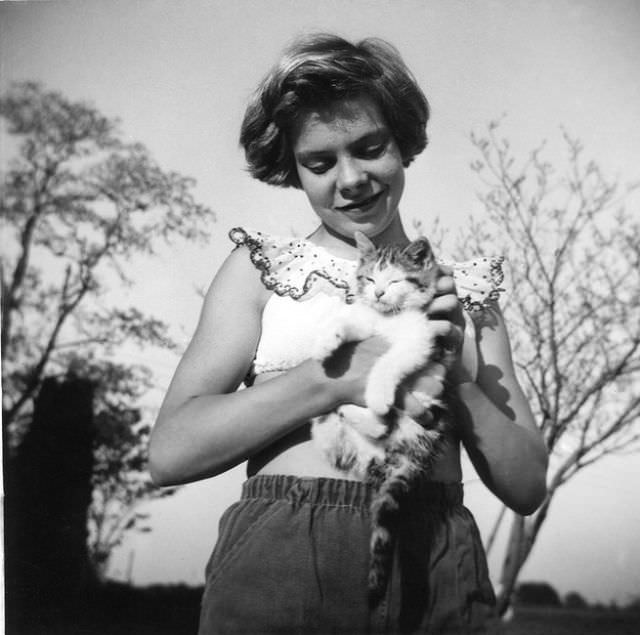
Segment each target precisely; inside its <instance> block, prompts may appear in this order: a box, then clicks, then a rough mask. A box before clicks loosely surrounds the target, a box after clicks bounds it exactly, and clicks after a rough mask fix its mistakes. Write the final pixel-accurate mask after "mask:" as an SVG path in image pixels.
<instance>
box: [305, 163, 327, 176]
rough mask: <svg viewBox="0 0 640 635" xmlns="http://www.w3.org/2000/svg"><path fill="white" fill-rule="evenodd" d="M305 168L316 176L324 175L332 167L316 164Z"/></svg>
mask: <svg viewBox="0 0 640 635" xmlns="http://www.w3.org/2000/svg"><path fill="white" fill-rule="evenodd" d="M305 167H306V168H307V170H309V171H310V172H313V173H314V174H324V173H325V172H326V171H327V170H328V169H329V168H330V167H331V166H330V165H328V164H326V163H314V164H313V165H307V166H305Z"/></svg>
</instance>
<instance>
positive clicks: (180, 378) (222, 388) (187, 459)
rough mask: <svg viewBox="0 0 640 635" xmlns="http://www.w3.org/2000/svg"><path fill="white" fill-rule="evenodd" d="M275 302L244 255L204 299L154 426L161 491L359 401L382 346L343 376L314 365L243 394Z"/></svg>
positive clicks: (359, 357)
mask: <svg viewBox="0 0 640 635" xmlns="http://www.w3.org/2000/svg"><path fill="white" fill-rule="evenodd" d="M268 295H269V292H268V291H267V290H266V289H265V288H264V287H263V286H262V283H261V281H260V277H259V273H258V271H257V270H256V269H255V268H254V267H253V265H252V264H251V262H250V260H249V257H248V253H247V251H246V249H245V248H240V249H236V250H235V251H234V252H232V253H231V255H230V256H229V257H228V258H227V260H226V261H225V263H224V264H223V266H222V268H221V269H220V271H219V273H218V274H217V275H216V277H215V279H214V281H213V283H212V284H211V287H210V289H209V291H208V292H207V296H206V298H205V301H204V305H203V309H202V314H201V316H200V321H199V324H198V326H197V329H196V332H195V334H194V336H193V339H192V341H191V343H190V345H189V347H188V348H187V350H186V352H185V354H184V356H183V358H182V359H181V361H180V363H179V365H178V368H177V370H176V372H175V375H174V377H173V380H172V382H171V385H170V386H169V389H168V392H167V395H166V397H165V399H164V402H163V404H162V406H161V408H160V412H159V414H158V417H157V420H156V424H155V426H154V428H153V432H152V435H151V442H150V448H149V470H150V472H151V476H152V478H153V480H154V482H156V483H157V484H159V485H174V484H179V483H186V482H189V481H193V480H197V479H201V478H206V477H209V476H213V475H215V474H219V473H220V472H223V471H225V470H227V469H229V468H231V467H233V466H234V465H237V464H238V463H241V462H242V461H244V460H246V459H247V458H249V457H250V456H252V455H253V454H255V453H256V452H258V451H259V450H260V449H262V448H263V447H265V446H267V445H269V444H270V443H272V442H273V441H275V440H277V439H278V438H279V437H282V436H284V435H285V434H287V433H288V432H291V431H292V430H293V429H295V428H296V427H298V426H299V425H301V424H303V423H304V422H306V421H308V420H309V419H310V418H311V417H314V416H316V415H320V414H323V413H325V412H328V411H329V410H332V409H333V408H335V407H337V406H338V405H340V404H341V403H347V402H357V401H358V400H360V401H361V400H362V397H361V395H362V393H363V392H364V384H365V378H366V375H367V373H368V370H369V368H370V367H371V365H372V364H373V362H374V361H375V360H376V359H377V356H378V355H380V354H381V353H382V352H383V350H384V347H385V346H384V343H383V342H381V341H374V340H375V338H372V339H371V340H367V341H366V342H363V343H361V344H358V345H356V346H355V347H351V350H350V351H348V352H349V353H350V357H349V358H348V360H347V362H348V363H347V364H346V366H347V367H346V370H345V368H342V369H340V370H339V372H335V373H332V372H331V371H327V370H326V369H325V367H324V366H323V365H322V364H321V363H320V362H317V361H314V360H309V361H307V362H304V363H303V364H300V365H299V366H297V367H296V368H294V369H292V370H290V371H288V372H286V373H284V374H282V375H280V376H278V377H275V378H273V379H270V380H267V381H265V382H262V383H260V384H258V385H256V386H253V387H251V388H247V389H245V390H239V391H237V388H238V387H239V385H240V383H241V382H242V380H243V378H244V377H245V375H246V373H247V371H248V370H249V368H250V365H251V363H252V360H253V357H254V352H255V349H256V346H257V343H258V339H259V336H260V324H261V316H262V309H263V306H264V303H265V302H266V299H267V297H268Z"/></svg>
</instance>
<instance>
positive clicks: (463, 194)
mask: <svg viewBox="0 0 640 635" xmlns="http://www.w3.org/2000/svg"><path fill="white" fill-rule="evenodd" d="M315 30H322V31H333V32H337V33H339V34H341V35H344V36H346V37H347V38H351V39H357V38H360V37H364V36H367V35H376V36H380V37H383V38H386V39H388V40H389V41H391V42H392V43H394V44H395V45H396V46H397V47H398V48H399V49H400V51H401V53H402V55H403V56H404V58H405V60H406V61H407V63H408V64H409V66H410V67H411V68H412V70H413V72H414V74H415V75H416V77H417V79H418V81H419V82H420V84H421V85H422V86H423V88H424V90H425V92H426V94H427V96H428V98H429V101H430V103H431V106H432V120H431V122H430V130H429V136H430V145H429V147H428V149H427V151H426V152H425V153H423V155H421V156H420V157H419V158H418V159H417V160H416V161H415V163H414V164H413V165H412V166H411V168H410V169H409V171H408V174H407V188H406V194H405V197H404V199H403V204H402V208H401V209H402V212H403V216H404V218H405V219H406V220H407V221H409V222H410V221H411V219H413V218H423V219H425V220H428V219H430V218H434V217H436V216H441V217H442V219H443V221H445V222H447V223H449V224H450V225H452V226H455V225H456V224H460V223H463V222H464V219H465V217H466V215H467V214H468V213H469V212H472V211H474V210H477V209H478V204H477V202H476V197H475V192H476V190H477V189H478V187H479V184H478V183H477V181H476V180H475V175H474V174H473V173H472V172H471V170H470V169H469V163H470V161H471V160H472V159H473V158H474V155H473V150H472V147H471V143H470V141H469V134H470V132H471V131H472V130H476V131H482V129H483V127H484V126H486V124H487V122H488V121H490V120H491V119H495V118H497V117H500V116H502V115H503V114H506V118H505V120H504V123H503V130H504V132H505V133H506V134H507V135H508V136H509V138H510V139H511V141H512V143H513V144H514V147H515V148H516V149H517V151H521V152H525V151H526V150H527V149H531V148H532V147H533V146H535V145H537V144H538V143H539V142H540V141H541V140H543V139H547V140H548V146H549V151H550V152H551V153H552V154H551V157H550V158H552V159H553V158H554V154H553V153H554V152H557V151H558V149H559V148H560V147H561V144H560V142H559V140H560V130H561V126H565V127H566V128H567V129H568V131H569V132H571V133H572V134H573V135H575V136H578V137H580V138H581V139H582V140H583V142H584V145H585V151H586V154H587V155H589V156H591V157H593V158H596V159H597V160H598V161H600V163H601V165H602V166H603V168H604V170H605V172H606V173H608V174H610V175H614V176H615V175H619V176H620V177H621V178H623V179H633V178H635V179H637V178H638V177H639V176H640V118H639V117H638V113H640V76H639V71H638V60H639V59H640V3H638V2H637V1H635V0H608V1H607V2H605V1H604V0H590V1H587V0H584V1H578V0H574V1H569V0H547V1H537V2H531V1H530V0H528V1H527V0H509V1H507V0H503V1H498V0H478V1H475V2H471V1H466V2H462V1H456V0H440V1H428V0H423V1H410V0H404V1H402V2H398V1H396V2H394V1H391V0H389V1H386V2H383V1H374V0H366V1H365V0H351V1H345V0H339V1H327V0H325V1H322V2H320V1H318V0H287V1H285V0H278V1H276V0H271V1H264V0H255V1H253V2H248V1H246V0H245V1H242V0H235V1H233V2H232V1H230V0H229V1H224V2H219V1H218V2H216V1H213V2H212V1H211V0H207V1H204V0H202V1H194V0H187V1H184V0H183V1H178V0H174V1H172V2H168V1H161V0H138V1H131V0H127V1H126V2H116V1H113V0H112V1H109V2H106V1H105V2H87V1H83V2H79V1H74V2H37V3H36V2H20V3H8V2H5V3H2V4H1V5H0V64H1V67H0V88H2V89H5V88H6V86H7V85H8V83H9V82H10V81H12V80H18V79H29V80H39V81H42V82H43V83H44V84H45V85H46V86H47V87H49V88H54V89H58V90H60V91H62V92H63V93H65V94H66V95H67V96H69V97H71V98H74V99H82V100H87V101H91V102H93V103H94V104H95V105H96V106H97V107H98V108H99V109H101V110H102V112H103V113H105V114H107V115H109V116H117V117H119V118H120V119H121V120H122V129H123V131H124V133H125V135H126V136H127V137H128V138H130V139H136V140H139V141H141V142H143V143H145V144H146V145H147V146H148V147H149V148H150V149H151V151H152V153H153V155H154V156H155V158H156V159H157V160H158V161H159V162H160V163H161V165H163V166H164V167H166V168H171V169H175V170H178V171H180V172H182V173H184V174H186V175H189V176H193V177H195V178H196V179H197V181H198V185H197V190H196V192H197V196H198V198H199V199H200V200H201V201H202V202H204V203H206V204H207V205H209V206H210V207H212V208H213V209H214V210H215V211H216V214H217V221H216V223H215V224H214V225H212V233H213V238H212V241H211V243H210V245H208V246H207V247H206V248H203V249H197V250H194V249H189V250H186V249H184V248H183V249H181V250H176V251H170V252H164V254H163V258H162V259H160V260H159V261H156V262H154V263H153V264H146V265H145V264H141V265H140V266H139V268H138V269H137V270H136V272H135V274H136V278H137V280H138V284H137V285H136V287H135V288H134V289H133V290H132V291H131V295H130V297H129V299H128V301H130V302H136V303H138V304H140V305H141V306H143V307H144V308H145V309H146V310H148V311H154V312H156V313H157V314H158V315H159V316H160V317H163V318H164V319H166V320H167V321H169V322H170V323H171V324H172V325H173V327H174V329H175V331H176V332H178V333H184V337H187V334H189V333H190V332H191V331H192V330H193V328H194V325H195V322H196V320H197V316H198V311H199V302H200V300H199V297H198V295H197V294H196V293H195V292H194V289H195V288H196V287H206V286H207V285H208V283H209V281H210V279H211V277H212V275H213V274H214V273H215V271H216V269H217V268H218V267H219V265H220V263H221V262H222V260H223V258H224V257H225V255H226V254H227V253H228V251H229V249H230V245H229V244H228V241H227V239H226V233H227V231H228V230H229V229H230V228H231V227H233V226H235V225H248V226H251V227H257V228H260V229H262V230H264V231H270V232H275V233H285V234H286V233H289V232H291V231H294V232H296V233H298V234H304V233H306V232H308V231H310V230H311V229H312V227H313V223H314V219H313V215H312V213H311V211H310V210H309V209H308V207H307V205H306V203H305V200H304V198H303V195H302V194H300V193H299V192H295V191H286V190H277V189H275V188H269V187H267V186H264V185H262V184H260V183H257V182H253V181H252V180H251V179H250V178H249V177H248V176H247V174H246V172H245V171H244V163H243V157H242V154H241V152H240V150H239V149H238V145H237V136H238V130H239V126H240V121H241V119H242V115H243V111H244V106H245V104H246V101H247V98H248V96H249V95H250V93H251V92H252V91H253V89H254V88H255V86H256V85H257V83H258V81H259V79H260V78H261V77H262V76H263V75H264V73H265V72H266V71H267V70H268V67H269V65H270V64H271V63H272V62H273V61H275V59H276V58H277V55H278V53H279V51H280V50H281V49H282V47H283V46H284V45H285V44H286V43H287V42H288V41H290V40H291V38H292V37H294V36H295V35H297V34H299V33H301V32H307V31H315ZM5 141H6V140H5ZM6 147H7V146H6V143H3V144H2V145H1V146H0V151H2V157H1V158H2V159H5V158H6V155H7V151H6ZM158 280H162V285H158V284H157V281H158ZM168 299H169V300H170V301H168ZM131 359H132V360H133V361H136V362H140V361H145V359H144V356H142V354H141V353H132V354H131ZM175 363H176V360H175V358H171V357H163V358H161V359H157V360H154V367H155V368H156V370H157V384H158V387H159V390H162V389H164V387H166V385H167V383H168V381H169V379H170V376H171V373H172V370H173V368H174V366H175ZM158 398H159V393H158V396H156V399H158ZM241 478H242V475H241V470H238V469H236V470H235V471H234V472H232V473H230V474H227V475H224V476H222V477H218V478H216V479H213V480H210V481H207V482H204V483H199V484H194V485H190V486H188V487H186V488H184V489H183V491H182V492H181V493H180V494H179V495H178V496H177V497H176V498H175V499H174V500H172V501H167V502H163V503H158V504H157V505H154V507H153V510H154V531H153V533H152V534H146V535H144V536H138V537H132V538H131V539H129V540H128V541H127V543H126V544H125V545H124V547H123V549H122V550H121V551H120V553H119V554H118V557H117V559H116V560H115V562H114V566H113V569H112V571H113V574H114V575H116V576H121V577H122V576H124V577H127V576H128V575H129V572H130V573H131V575H132V577H133V579H134V581H136V582H139V583H146V582H169V581H179V580H184V581H187V582H190V583H194V584H195V583H200V582H201V581H202V576H203V568H204V564H205V560H206V558H207V556H208V552H209V551H210V549H211V547H212V542H213V540H214V539H215V536H216V533H217V529H216V525H217V519H218V517H219V515H220V513H221V511H222V510H223V508H224V506H225V505H226V504H229V503H230V502H232V501H233V499H234V498H235V497H236V496H237V493H238V490H239V483H240V480H241ZM639 479H640V468H639V467H638V459H637V457H627V458H624V459H610V460H607V461H605V462H602V463H601V464H600V465H598V466H596V467H593V468H591V469H589V470H587V471H585V472H584V474H581V475H580V476H578V477H577V478H576V479H575V481H574V482H572V483H571V484H569V485H568V486H566V487H565V488H564V490H563V491H562V492H561V493H560V494H559V495H558V496H557V499H556V500H555V501H554V505H553V507H552V510H551V517H550V519H549V520H548V521H547V524H546V525H545V527H544V528H543V530H542V531H543V533H542V536H541V537H540V539H539V543H538V544H537V545H536V548H535V550H534V553H533V555H532V557H531V559H530V561H529V563H528V564H527V566H526V567H525V570H524V572H523V579H538V580H548V581H550V582H551V583H552V584H554V585H555V586H556V587H557V588H558V590H559V591H561V592H562V593H565V592H567V591H569V590H578V591H580V592H581V593H583V594H584V595H585V596H587V597H588V598H589V599H590V600H600V601H609V600H610V599H612V598H615V599H617V600H618V601H625V600H627V599H628V598H629V596H630V595H636V596H637V595H639V594H640V573H639V572H640V547H639V546H638V541H637V536H638V535H640V508H639V504H638V503H637V501H638V496H637V492H636V489H637V483H638V482H639ZM466 490H467V497H468V498H467V500H468V504H469V506H470V507H471V508H472V510H473V511H474V513H475V514H476V516H477V517H478V520H479V523H480V526H481V529H482V530H483V531H485V532H486V530H487V528H488V527H489V526H490V522H491V519H492V517H493V515H494V514H495V512H496V510H497V505H496V501H495V500H494V499H493V498H492V497H491V496H490V495H488V494H486V493H484V490H483V488H482V486H481V485H480V484H479V483H478V482H477V480H475V477H474V476H473V475H469V476H468V477H467V483H466ZM132 550H134V558H133V560H131V559H130V557H129V554H130V553H131V552H132ZM499 564H500V559H499V558H497V557H492V558H491V566H492V571H493V574H494V576H495V574H496V572H497V571H498V566H499Z"/></svg>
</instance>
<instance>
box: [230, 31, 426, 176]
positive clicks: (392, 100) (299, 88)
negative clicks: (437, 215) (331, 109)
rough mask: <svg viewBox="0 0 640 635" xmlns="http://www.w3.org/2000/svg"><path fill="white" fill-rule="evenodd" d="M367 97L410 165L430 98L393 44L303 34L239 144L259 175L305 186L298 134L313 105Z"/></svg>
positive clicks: (267, 83) (268, 80) (258, 98)
mask: <svg viewBox="0 0 640 635" xmlns="http://www.w3.org/2000/svg"><path fill="white" fill-rule="evenodd" d="M362 95H366V96H367V97H369V98H371V99H373V101H374V102H375V103H376V104H377V106H378V107H379V108H380V111H381V113H382V115H383V117H384V119H385V122H386V124H387V125H388V126H389V128H390V130H391V133H392V135H393V137H394V139H395V141H396V143H397V144H398V148H399V149H400V153H401V156H402V162H403V165H404V166H405V167H406V166H408V165H409V164H410V163H411V161H412V160H413V159H414V157H415V156H416V155H417V154H419V153H420V152H422V150H424V148H425V147H426V145H427V134H426V126H427V121H428V119H429V104H428V102H427V98H426V97H425V96H424V93H423V92H422V90H421V89H420V87H419V86H418V84H417V82H416V80H415V78H414V77H413V75H412V74H411V71H409V69H408V68H407V66H406V65H405V63H404V61H403V60H402V58H401V57H400V54H399V53H398V51H397V50H396V48H395V47H394V46H392V45H391V44H389V43H388V42H386V41H384V40H381V39H379V38H366V39H364V40H361V41H360V42H357V43H356V44H352V43H351V42H348V41H347V40H345V39H343V38H341V37H338V36H336V35H329V34H314V35H307V36H305V37H302V38H300V39H298V40H296V41H295V42H294V43H293V44H292V45H291V46H290V47H289V48H287V49H286V50H285V52H284V54H283V56H282V58H281V59H280V61H279V62H278V63H277V64H276V65H275V67H274V68H273V69H272V70H271V71H270V72H269V74H268V75H267V76H266V77H265V78H264V80H263V81H262V82H261V84H260V85H259V86H258V89H257V90H256V92H255V93H254V95H253V97H252V98H251V101H250V102H249V105H248V106H247V110H246V112H245V116H244V120H243V122H242V129H241V132H240V145H241V146H242V147H244V151H245V156H246V159H247V163H248V167H249V172H250V173H251V175H252V176H253V177H255V178H257V179H259V180H260V181H264V182H265V183H270V184H272V185H280V186H283V187H296V188H300V187H301V185H300V180H299V178H298V172H297V169H296V164H295V160H294V156H293V150H292V140H291V134H292V131H293V130H294V127H295V124H296V123H297V121H298V120H299V118H300V117H301V115H302V114H303V112H304V111H305V109H308V108H310V107H313V108H323V107H327V106H329V105H330V104H332V103H334V102H336V101H338V100H342V99H346V98H352V97H357V96H362Z"/></svg>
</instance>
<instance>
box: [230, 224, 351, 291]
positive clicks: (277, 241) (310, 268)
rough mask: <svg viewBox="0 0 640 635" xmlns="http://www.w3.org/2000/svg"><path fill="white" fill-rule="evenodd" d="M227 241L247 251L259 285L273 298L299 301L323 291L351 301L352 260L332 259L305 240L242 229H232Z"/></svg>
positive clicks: (329, 255)
mask: <svg viewBox="0 0 640 635" xmlns="http://www.w3.org/2000/svg"><path fill="white" fill-rule="evenodd" d="M229 238H230V239H231V241H232V242H234V243H235V244H236V245H238V246H239V245H244V246H246V247H248V249H249V254H250V258H251V262H252V263H253V265H254V266H255V267H256V269H258V270H259V271H260V272H261V279H262V284H264V286H265V287H266V288H267V289H269V290H270V291H273V292H274V293H276V294H277V295H279V296H289V297H290V298H293V299H294V300H302V299H305V298H309V297H312V296H313V295H315V293H317V292H318V291H323V292H325V293H329V294H338V295H340V296H341V297H343V298H344V299H345V301H346V302H352V301H353V294H352V293H351V286H352V285H351V280H352V279H353V277H354V273H355V270H356V265H357V262H356V261H355V260H353V261H352V260H346V259H344V258H338V257H336V256H332V255H331V254H329V252H327V251H325V250H324V249H322V248H321V247H318V246H316V245H314V244H313V243H311V242H309V241H308V240H303V239H300V240H291V239H287V238H279V237H276V236H269V235H267V234H263V233H262V232H259V231H251V230H245V229H243V228H242V227H235V228H234V229H232V230H231V231H230V232H229Z"/></svg>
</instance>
